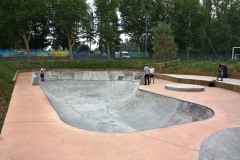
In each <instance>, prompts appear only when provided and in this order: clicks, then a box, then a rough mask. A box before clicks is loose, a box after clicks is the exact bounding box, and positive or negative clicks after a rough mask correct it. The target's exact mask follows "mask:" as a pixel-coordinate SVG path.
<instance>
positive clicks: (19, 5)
mask: <svg viewBox="0 0 240 160" xmlns="http://www.w3.org/2000/svg"><path fill="white" fill-rule="evenodd" d="M0 9H1V11H2V13H3V15H2V16H3V17H4V20H5V24H4V25H5V26H8V28H9V29H10V30H11V31H12V32H13V33H15V32H17V33H19V34H20V36H21V37H22V39H23V41H24V43H25V47H26V50H27V54H28V55H30V47H29V42H30V39H31V34H32V33H33V28H34V26H36V24H37V23H39V21H40V19H41V18H42V17H43V16H44V15H45V10H46V9H45V0H31V1H26V0H11V1H9V0H1V1H0Z"/></svg>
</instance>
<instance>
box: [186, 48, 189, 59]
mask: <svg viewBox="0 0 240 160" xmlns="http://www.w3.org/2000/svg"><path fill="white" fill-rule="evenodd" d="M186 49H187V60H189V46H187V47H186Z"/></svg>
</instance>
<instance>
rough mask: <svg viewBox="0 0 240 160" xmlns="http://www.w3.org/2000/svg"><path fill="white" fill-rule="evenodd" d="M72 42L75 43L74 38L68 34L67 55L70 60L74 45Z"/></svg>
mask: <svg viewBox="0 0 240 160" xmlns="http://www.w3.org/2000/svg"><path fill="white" fill-rule="evenodd" d="M74 44H75V40H74V38H72V37H71V36H68V49H69V56H70V59H71V60H72V59H73V53H72V47H73V46H74Z"/></svg>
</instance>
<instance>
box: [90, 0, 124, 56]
mask: <svg viewBox="0 0 240 160" xmlns="http://www.w3.org/2000/svg"><path fill="white" fill-rule="evenodd" d="M94 4H95V6H96V16H97V20H98V23H97V26H98V28H97V32H98V35H99V39H100V41H102V42H103V43H104V44H105V47H106V49H107V53H108V59H110V54H111V49H110V46H111V45H113V44H114V43H115V42H116V41H117V40H118V39H119V36H120V32H119V30H118V17H117V13H116V12H117V8H118V0H95V1H94Z"/></svg>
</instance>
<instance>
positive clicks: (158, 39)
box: [152, 23, 178, 61]
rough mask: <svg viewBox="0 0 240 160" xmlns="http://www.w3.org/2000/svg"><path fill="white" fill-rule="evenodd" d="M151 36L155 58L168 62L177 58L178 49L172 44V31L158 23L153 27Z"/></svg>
mask: <svg viewBox="0 0 240 160" xmlns="http://www.w3.org/2000/svg"><path fill="white" fill-rule="evenodd" d="M153 36H154V37H153V42H152V43H153V50H154V53H155V58H160V59H162V60H164V61H168V60H172V59H175V58H176V57H177V51H178V47H177V45H176V44H175V42H174V38H173V35H172V30H171V28H170V27H169V26H168V25H167V24H166V23H159V24H158V26H156V27H154V28H153Z"/></svg>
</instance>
